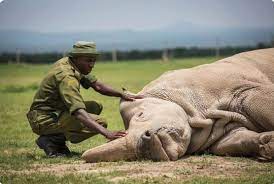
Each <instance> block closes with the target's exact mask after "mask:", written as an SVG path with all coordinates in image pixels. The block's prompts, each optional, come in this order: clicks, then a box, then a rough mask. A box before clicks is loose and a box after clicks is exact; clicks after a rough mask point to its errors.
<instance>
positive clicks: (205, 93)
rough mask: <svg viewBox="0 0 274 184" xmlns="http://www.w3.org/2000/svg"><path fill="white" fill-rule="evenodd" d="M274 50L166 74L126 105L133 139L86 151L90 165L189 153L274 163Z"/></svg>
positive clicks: (127, 124) (123, 111)
mask: <svg viewBox="0 0 274 184" xmlns="http://www.w3.org/2000/svg"><path fill="white" fill-rule="evenodd" d="M273 83H274V48H269V49H261V50H254V51H249V52H243V53H240V54H236V55H234V56H231V57H228V58H225V59H222V60H219V61H217V62H214V63H211V64H205V65H200V66H196V67H194V68H190V69H179V70H174V71H168V72H166V73H164V74H163V75H161V76H160V77H159V78H157V79H156V80H154V81H152V82H150V83H149V84H148V85H146V86H145V87H144V88H143V89H142V90H141V91H140V92H139V93H138V94H139V95H143V96H144V97H145V98H143V99H138V100H135V101H132V102H129V101H123V100H122V101H121V102H120V112H121V116H122V118H123V121H124V125H125V129H126V130H127V132H128V134H127V135H126V136H125V137H123V138H119V139H116V140H114V141H111V142H108V143H105V144H103V145H101V146H98V147H95V148H92V149H90V150H87V151H85V152H84V153H83V155H82V158H83V159H84V160H86V161H87V162H98V161H117V160H139V159H152V160H154V161H175V160H178V159H180V158H182V157H183V156H184V155H190V154H194V153H203V152H207V153H211V154H215V155H229V156H250V157H255V158H258V159H261V160H268V161H269V160H273V158H274V84H273Z"/></svg>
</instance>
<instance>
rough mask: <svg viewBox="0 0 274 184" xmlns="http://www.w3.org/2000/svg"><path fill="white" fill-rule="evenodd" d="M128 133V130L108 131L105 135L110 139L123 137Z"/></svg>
mask: <svg viewBox="0 0 274 184" xmlns="http://www.w3.org/2000/svg"><path fill="white" fill-rule="evenodd" d="M126 135H127V132H126V131H123V130H120V131H108V133H107V134H106V135H105V137H106V138H107V139H109V140H110V141H112V140H114V139H117V138H121V137H124V136H126Z"/></svg>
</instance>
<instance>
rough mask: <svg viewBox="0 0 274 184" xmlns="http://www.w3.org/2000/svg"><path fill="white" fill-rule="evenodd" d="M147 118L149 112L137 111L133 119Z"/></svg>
mask: <svg viewBox="0 0 274 184" xmlns="http://www.w3.org/2000/svg"><path fill="white" fill-rule="evenodd" d="M148 118H149V114H147V113H144V112H143V111H141V112H138V113H137V114H136V115H135V120H136V121H147V120H148Z"/></svg>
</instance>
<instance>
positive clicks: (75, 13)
mask: <svg viewBox="0 0 274 184" xmlns="http://www.w3.org/2000/svg"><path fill="white" fill-rule="evenodd" d="M0 1H2V2H1V3H0V30H27V31H36V32H77V31H83V32H84V31H97V30H106V31H108V30H155V29H161V28H168V27H172V25H176V24H178V23H184V22H187V23H192V24H197V25H202V26H208V27H274V2H273V1H272V0H135V1H133V0H0Z"/></svg>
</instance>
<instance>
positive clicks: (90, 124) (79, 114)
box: [73, 109, 127, 140]
mask: <svg viewBox="0 0 274 184" xmlns="http://www.w3.org/2000/svg"><path fill="white" fill-rule="evenodd" d="M73 115H74V116H75V117H76V119H78V120H79V121H81V122H82V123H83V124H84V125H85V126H86V127H87V128H90V129H92V130H95V131H97V132H98V133H100V134H102V135H103V136H105V137H106V138H107V139H109V140H114V139H117V138H120V137H124V136H125V135H126V134H127V133H126V132H125V131H109V130H107V129H106V128H104V127H103V126H101V125H100V124H98V123H97V122H96V121H94V120H93V119H92V118H91V117H90V116H89V115H88V113H87V112H86V110H85V109H78V110H76V111H75V112H74V113H73Z"/></svg>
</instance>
